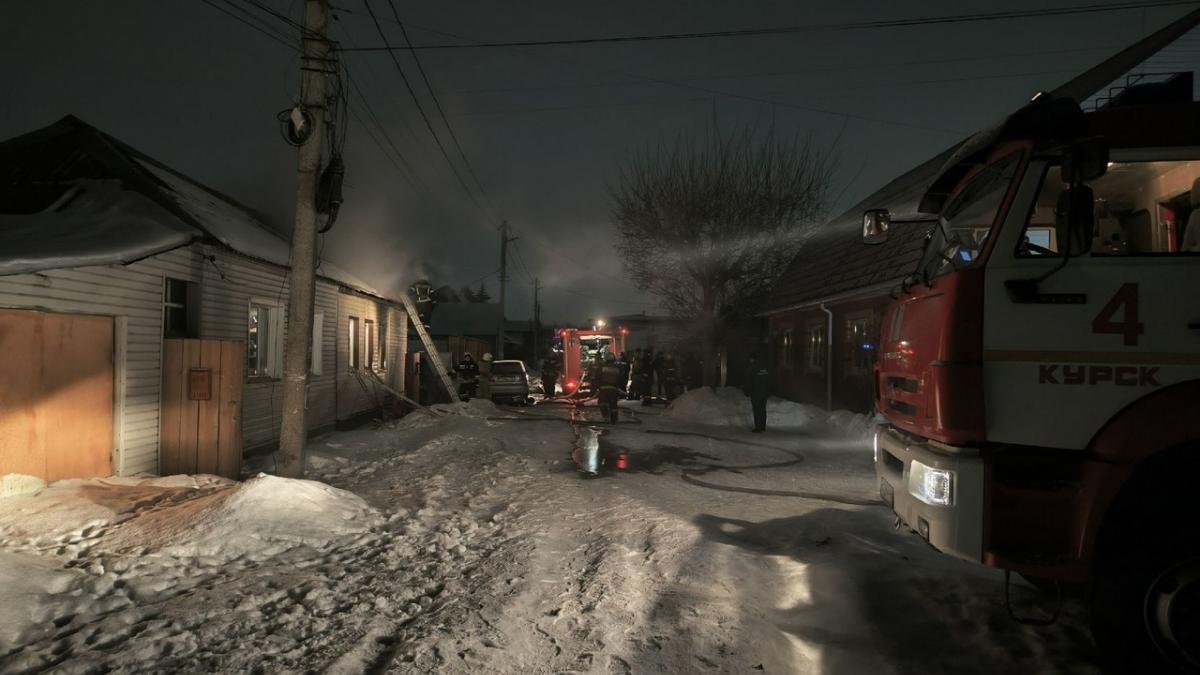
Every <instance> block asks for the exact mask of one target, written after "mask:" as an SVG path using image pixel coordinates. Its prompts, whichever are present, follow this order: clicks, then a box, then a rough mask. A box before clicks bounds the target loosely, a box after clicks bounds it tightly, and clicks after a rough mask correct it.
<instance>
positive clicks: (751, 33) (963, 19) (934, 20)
mask: <svg viewBox="0 0 1200 675" xmlns="http://www.w3.org/2000/svg"><path fill="white" fill-rule="evenodd" d="M1196 3H1197V0H1157V1H1151V2H1121V3H1111V4H1095V5H1077V6H1072V7H1052V8H1043V9H1029V10H1013V11H1004V12H982V13H977V14H950V15H942V16H925V17H911V18H904V19H884V20H876V21H852V22H844V23H828V24H812V25H804V26H780V27H776V28H750V29H744V30H721V31H707V32H696V33H664V34H657V35H613V36H605V37H594V38H572V39H567V38H562V39H552V40H520V41H512V42H474V43H469V44H433V45H418V46H414V47H412V49H441V50H445V49H481V48H494V47H556V46H564V45H589V44H613V43H621V42H661V41H676V40H697V39H708V38H728V37H762V36H769V35H791V34H796V33H814V32H823V31H848V30H863V29H872V28H907V27H914V26H934V25H945V24H960V23H978V22H988V21H1007V20H1012V19H1026V18H1043V17H1057V16H1072V15H1077V14H1095V13H1101V12H1119V11H1126V10H1142V9H1148V8H1153V7H1174V6H1179V5H1194V4H1196ZM337 9H338V11H347V10H345V9H342V8H337ZM348 13H353V12H348ZM392 49H394V48H393V47H391V46H390V45H388V44H387V42H386V41H385V42H384V46H382V47H358V48H355V49H354V50H353V51H392Z"/></svg>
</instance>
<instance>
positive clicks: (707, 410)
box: [667, 387, 875, 436]
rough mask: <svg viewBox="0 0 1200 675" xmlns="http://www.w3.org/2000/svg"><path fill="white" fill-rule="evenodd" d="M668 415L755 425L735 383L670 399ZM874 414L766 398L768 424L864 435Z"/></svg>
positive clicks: (694, 421)
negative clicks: (827, 409)
mask: <svg viewBox="0 0 1200 675" xmlns="http://www.w3.org/2000/svg"><path fill="white" fill-rule="evenodd" d="M667 415H668V416H669V417H671V418H672V419H674V420H676V421H679V422H686V423H689V424H705V425H709V426H723V427H742V428H749V427H752V426H753V425H754V418H753V413H752V411H751V410H750V399H749V398H748V397H747V396H746V395H745V393H744V392H743V391H742V390H741V389H738V388H736V387H721V388H720V389H716V390H713V389H710V388H709V387H700V388H698V389H693V390H692V391H689V392H687V393H685V394H683V395H682V396H680V397H679V398H677V399H675V400H674V401H672V402H671V405H669V406H668V407H667ZM874 424H875V421H874V416H873V415H862V414H859V413H854V412H850V411H848V410H835V411H833V412H831V413H829V412H826V411H825V410H824V409H823V408H819V407H817V406H815V405H809V404H807V403H796V402H795V401H788V400H786V399H782V398H777V397H774V396H772V397H771V398H769V399H767V428H768V429H772V428H773V429H787V430H793V431H794V430H803V431H807V432H812V433H834V434H838V435H844V436H863V435H866V434H869V433H870V432H871V430H872V428H873V427H874Z"/></svg>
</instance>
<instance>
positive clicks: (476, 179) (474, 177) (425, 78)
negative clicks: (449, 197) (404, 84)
mask: <svg viewBox="0 0 1200 675" xmlns="http://www.w3.org/2000/svg"><path fill="white" fill-rule="evenodd" d="M387 3H388V7H390V8H391V10H392V17H393V18H395V20H396V25H398V26H400V34H401V35H402V36H403V37H404V44H405V45H407V46H408V50H409V53H410V54H411V55H412V59H413V63H414V64H415V65H416V66H417V72H418V73H420V74H421V80H422V81H423V82H424V83H425V88H426V89H428V90H429V97H430V98H431V99H433V106H434V108H435V109H436V110H437V114H438V116H439V117H441V118H442V124H444V125H445V126H446V131H447V132H448V133H449V134H450V140H451V141H452V142H453V143H454V148H455V149H456V150H457V151H458V156H459V157H460V158H461V159H462V162H463V166H464V167H466V169H467V174H468V175H470V176H471V180H473V181H474V182H475V188H476V189H478V190H479V194H480V195H481V196H482V197H483V201H484V202H486V203H487V204H488V207H489V210H490V214H491V217H492V220H500V217H499V216H498V215H497V214H496V209H495V208H494V205H493V204H492V203H491V200H490V199H489V198H488V195H487V191H486V190H484V189H483V183H481V182H480V181H479V176H478V174H476V173H475V167H473V166H471V160H469V159H467V153H465V152H463V148H462V144H461V143H459V142H458V135H457V134H455V133H454V127H452V126H450V120H448V119H446V111H445V110H443V109H442V102H441V101H440V100H438V96H437V92H436V91H434V89H433V84H432V83H431V82H430V81H429V76H428V75H427V74H426V73H425V67H424V66H423V65H421V59H420V58H419V57H418V56H417V52H416V50H415V49H413V48H412V46H413V45H412V41H411V40H409V39H408V29H406V28H405V27H404V22H403V21H401V20H400V13H399V12H397V11H396V3H395V2H393V1H392V0H387Z"/></svg>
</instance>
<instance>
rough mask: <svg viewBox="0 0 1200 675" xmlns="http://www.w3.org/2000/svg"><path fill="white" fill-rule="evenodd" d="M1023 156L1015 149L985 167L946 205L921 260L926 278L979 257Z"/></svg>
mask: <svg viewBox="0 0 1200 675" xmlns="http://www.w3.org/2000/svg"><path fill="white" fill-rule="evenodd" d="M1020 157H1021V155H1020V153H1016V152H1014V153H1011V154H1009V155H1008V156H1006V157H1004V158H1003V159H1001V160H999V161H998V162H996V163H995V164H992V165H990V166H988V167H985V168H984V169H983V170H982V171H980V172H979V173H978V174H976V175H975V176H974V177H973V178H971V180H970V181H968V182H967V184H966V186H965V187H963V188H962V190H960V191H959V192H958V194H957V195H955V197H954V199H953V200H952V201H951V202H950V203H949V204H948V205H947V206H946V208H945V209H944V210H943V212H942V215H941V216H940V217H939V218H938V224H937V225H936V226H934V228H933V238H932V240H931V241H930V242H929V245H928V246H927V247H926V253H925V258H924V259H923V260H922V261H921V272H922V275H923V276H924V277H925V278H927V279H930V278H933V277H936V276H938V275H941V274H946V273H949V272H951V271H954V270H958V269H962V268H964V267H968V266H970V265H971V264H973V263H974V262H975V261H976V260H978V258H979V254H980V253H982V252H983V247H984V245H985V244H986V243H987V239H988V235H989V234H990V233H991V231H992V225H994V224H995V222H996V217H997V215H998V214H999V212H1000V205H1001V204H1003V203H1004V197H1005V195H1007V194H1008V188H1009V186H1010V185H1011V184H1012V182H1013V177H1014V176H1016V174H1017V167H1018V166H1019V165H1020Z"/></svg>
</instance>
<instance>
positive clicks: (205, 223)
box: [134, 156, 380, 295]
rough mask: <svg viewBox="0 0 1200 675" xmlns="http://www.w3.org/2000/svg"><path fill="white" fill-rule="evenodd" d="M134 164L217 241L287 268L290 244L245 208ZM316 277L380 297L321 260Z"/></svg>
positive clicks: (144, 162)
mask: <svg viewBox="0 0 1200 675" xmlns="http://www.w3.org/2000/svg"><path fill="white" fill-rule="evenodd" d="M134 161H135V162H137V164H138V166H140V167H142V168H143V169H145V170H146V171H147V172H149V173H150V175H151V176H153V177H154V178H155V180H157V181H159V182H160V183H161V184H162V185H163V186H164V187H165V188H166V190H167V193H168V195H169V196H170V197H171V198H172V199H173V200H174V201H175V203H176V204H177V205H178V206H179V208H181V209H183V210H184V211H186V212H187V213H188V214H189V215H191V216H192V217H193V218H194V219H195V220H196V221H197V223H198V224H199V225H200V226H201V227H202V228H203V229H204V230H205V231H206V232H207V233H208V234H209V235H210V236H212V237H213V238H215V239H216V240H217V241H219V242H221V243H222V244H224V245H225V246H226V247H228V248H231V249H233V250H234V251H237V252H238V253H243V254H245V255H248V256H251V257H254V258H258V259H260V260H265V261H267V262H270V263H275V264H276V265H281V266H283V267H287V266H288V264H289V262H290V260H289V259H290V257H291V253H292V246H291V243H290V242H288V241H287V240H286V239H284V238H283V236H282V235H280V234H277V233H276V232H274V231H272V230H270V229H269V228H268V227H267V226H266V225H265V224H264V223H263V222H262V221H261V220H259V219H258V218H257V217H256V216H255V215H254V214H252V213H251V212H250V211H249V210H248V209H246V208H245V207H243V206H241V205H239V204H237V203H236V202H234V201H233V200H231V199H229V198H227V197H225V196H223V195H220V194H218V193H216V192H213V191H211V190H209V189H208V188H206V187H204V186H203V185H201V184H199V183H197V182H195V181H193V180H191V179H190V178H187V177H184V176H182V175H180V174H178V173H175V172H174V171H172V170H170V169H168V168H166V167H165V166H163V165H161V164H159V163H158V162H155V161H154V160H152V159H150V158H148V157H145V156H137V157H134ZM317 274H318V275H319V276H322V277H325V278H327V279H330V280H333V281H337V282H340V283H342V284H345V285H346V286H350V287H352V288H355V289H357V290H361V291H365V292H367V293H370V294H372V295H380V293H379V292H378V291H376V290H375V289H374V288H372V287H371V286H369V285H367V283H366V282H364V281H362V280H360V279H358V278H357V277H354V276H353V275H351V274H350V273H348V272H346V271H345V270H343V269H341V268H339V267H337V266H336V265H334V264H332V263H330V262H329V261H326V260H322V261H321V264H320V267H319V269H318V271H317Z"/></svg>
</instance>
